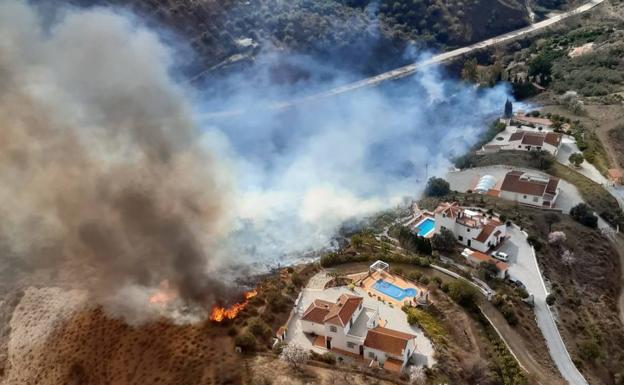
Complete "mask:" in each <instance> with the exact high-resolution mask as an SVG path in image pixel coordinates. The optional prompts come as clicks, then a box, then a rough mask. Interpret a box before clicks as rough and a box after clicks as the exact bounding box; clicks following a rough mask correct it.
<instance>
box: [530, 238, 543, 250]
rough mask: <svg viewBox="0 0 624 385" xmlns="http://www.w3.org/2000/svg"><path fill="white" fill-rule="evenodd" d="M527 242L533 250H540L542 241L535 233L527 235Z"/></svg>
mask: <svg viewBox="0 0 624 385" xmlns="http://www.w3.org/2000/svg"><path fill="white" fill-rule="evenodd" d="M527 242H528V243H529V245H531V246H533V248H534V249H535V251H540V250H541V249H542V242H541V241H540V240H539V238H538V237H536V236H535V235H529V236H528V237H527Z"/></svg>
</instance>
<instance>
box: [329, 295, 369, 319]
mask: <svg viewBox="0 0 624 385" xmlns="http://www.w3.org/2000/svg"><path fill="white" fill-rule="evenodd" d="M362 301H363V299H362V297H358V296H355V295H348V294H343V295H341V296H340V297H339V298H338V301H337V302H336V303H335V304H333V305H332V306H331V307H330V309H329V312H328V313H327V315H326V316H325V319H324V322H327V323H330V324H334V325H338V326H343V327H344V326H346V325H347V323H349V319H351V317H352V316H353V313H355V311H356V310H357V308H358V307H359V306H360V304H361V303H362Z"/></svg>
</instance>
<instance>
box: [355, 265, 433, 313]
mask: <svg viewBox="0 0 624 385" xmlns="http://www.w3.org/2000/svg"><path fill="white" fill-rule="evenodd" d="M367 275H368V274H367ZM367 275H365V276H364V278H363V281H362V283H361V286H360V287H361V288H362V289H363V290H364V291H366V292H367V293H368V296H369V297H371V298H378V299H382V300H383V301H385V302H386V303H390V304H392V305H393V306H395V307H398V308H399V309H400V308H401V307H402V306H403V305H404V303H405V302H408V303H411V304H412V305H413V304H414V302H415V300H416V298H418V296H420V295H425V294H427V293H428V292H429V291H428V290H427V288H426V287H424V286H422V285H418V284H415V283H412V282H408V281H406V280H405V279H403V278H401V277H399V276H397V275H395V274H391V273H383V274H382V273H378V272H374V273H372V274H371V275H370V276H367ZM360 277H361V275H360ZM380 279H383V280H384V281H386V282H390V283H391V284H393V285H395V286H398V287H400V288H401V289H403V290H405V289H409V288H414V289H416V290H417V291H418V294H416V297H405V298H404V299H403V300H401V301H397V300H396V299H394V298H392V297H390V296H388V295H386V294H384V293H382V292H380V291H378V290H377V289H375V288H374V285H375V282H377V281H378V280H380Z"/></svg>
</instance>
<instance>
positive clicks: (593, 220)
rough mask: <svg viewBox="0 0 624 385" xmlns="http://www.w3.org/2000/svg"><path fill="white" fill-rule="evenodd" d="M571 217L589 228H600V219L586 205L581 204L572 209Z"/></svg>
mask: <svg viewBox="0 0 624 385" xmlns="http://www.w3.org/2000/svg"><path fill="white" fill-rule="evenodd" d="M570 216H571V217H572V218H574V220H575V221H577V222H579V223H580V224H582V225H585V226H587V227H592V228H596V227H598V217H597V216H595V215H594V212H593V211H592V209H591V208H590V207H589V206H588V205H586V204H585V203H579V204H578V205H576V206H574V207H572V209H571V210H570Z"/></svg>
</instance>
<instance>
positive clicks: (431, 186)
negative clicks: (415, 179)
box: [425, 176, 451, 197]
mask: <svg viewBox="0 0 624 385" xmlns="http://www.w3.org/2000/svg"><path fill="white" fill-rule="evenodd" d="M449 192H451V186H450V185H449V182H447V181H446V180H444V179H442V178H437V177H435V176H434V177H431V178H429V180H428V181H427V186H426V187H425V195H427V196H430V197H443V196H445V195H447V194H448V193H449Z"/></svg>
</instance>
